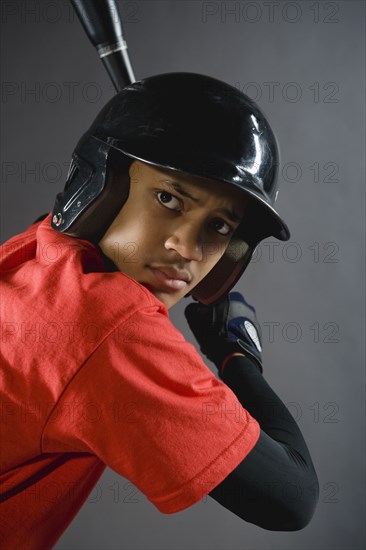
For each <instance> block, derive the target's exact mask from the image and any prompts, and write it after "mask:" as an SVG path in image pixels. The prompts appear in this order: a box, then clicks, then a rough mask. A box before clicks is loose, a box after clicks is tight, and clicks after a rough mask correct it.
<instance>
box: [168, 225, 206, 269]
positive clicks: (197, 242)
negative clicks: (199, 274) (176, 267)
mask: <svg viewBox="0 0 366 550" xmlns="http://www.w3.org/2000/svg"><path fill="white" fill-rule="evenodd" d="M165 248H166V249H167V250H173V251H175V252H177V253H178V254H179V255H180V256H181V257H182V258H184V259H185V260H195V261H196V262H200V261H202V259H203V243H202V228H201V227H200V226H198V224H195V223H192V222H188V221H187V222H186V223H184V224H183V223H180V224H179V226H178V227H177V228H175V229H174V231H173V232H172V234H171V235H170V236H169V237H168V238H167V239H166V241H165Z"/></svg>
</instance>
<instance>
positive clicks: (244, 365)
mask: <svg viewBox="0 0 366 550" xmlns="http://www.w3.org/2000/svg"><path fill="white" fill-rule="evenodd" d="M222 379H223V381H224V382H225V384H227V386H229V388H230V389H231V390H232V391H233V392H234V393H235V395H236V396H237V398H238V400H239V401H240V403H241V405H242V406H243V407H244V408H245V409H246V410H247V411H248V412H249V413H250V414H251V415H252V416H253V418H255V419H256V420H257V421H258V423H259V425H260V427H261V429H262V430H263V431H264V432H265V433H266V434H267V435H269V436H270V437H271V438H272V439H274V440H275V441H278V442H280V443H283V444H285V445H287V446H288V447H290V448H292V449H293V450H295V451H297V452H298V453H299V454H300V455H301V456H302V457H303V459H304V460H305V461H308V460H310V462H311V459H310V454H309V451H308V448H307V445H306V443H305V441H304V438H303V436H302V434H301V431H300V429H299V427H298V425H297V423H296V421H295V419H294V418H293V416H292V415H291V413H290V412H289V410H288V409H287V407H286V405H285V404H284V403H283V402H282V400H281V399H280V398H279V397H278V395H277V394H276V393H275V392H274V391H273V389H272V388H271V387H270V386H269V384H268V382H267V381H266V380H265V378H264V377H263V375H262V374H261V373H260V372H259V370H258V368H257V367H256V365H255V364H254V363H253V362H252V360H251V359H249V358H247V357H244V356H243V355H238V356H235V357H233V358H231V359H230V360H229V361H228V362H227V363H226V365H225V368H224V371H223V374H222Z"/></svg>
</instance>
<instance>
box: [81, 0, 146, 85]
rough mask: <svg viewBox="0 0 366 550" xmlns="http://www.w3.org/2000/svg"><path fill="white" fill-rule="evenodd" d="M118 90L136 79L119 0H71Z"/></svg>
mask: <svg viewBox="0 0 366 550" xmlns="http://www.w3.org/2000/svg"><path fill="white" fill-rule="evenodd" d="M71 4H72V6H73V8H74V10H75V12H76V14H77V16H78V18H79V20H80V22H81V24H82V26H83V28H84V30H85V32H86V34H87V36H88V38H89V40H90V41H91V43H92V44H93V46H94V47H95V48H96V50H97V52H98V54H99V57H100V58H101V60H102V62H103V64H104V67H105V68H106V70H107V72H108V74H109V76H110V78H111V80H112V82H113V85H114V87H115V89H116V91H117V92H120V91H121V90H122V89H123V88H124V87H125V86H127V85H128V84H131V83H132V82H135V81H136V79H135V76H134V73H133V69H132V65H131V62H130V59H129V56H128V52H127V44H126V41H125V39H124V38H123V29H122V19H121V14H120V12H119V9H118V5H117V2H116V0H71Z"/></svg>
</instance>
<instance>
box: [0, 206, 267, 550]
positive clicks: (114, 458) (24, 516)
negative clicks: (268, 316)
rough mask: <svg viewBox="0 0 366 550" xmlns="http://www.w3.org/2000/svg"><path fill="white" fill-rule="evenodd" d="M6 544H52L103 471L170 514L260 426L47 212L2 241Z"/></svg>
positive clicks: (146, 299) (237, 454) (171, 330)
mask: <svg viewBox="0 0 366 550" xmlns="http://www.w3.org/2000/svg"><path fill="white" fill-rule="evenodd" d="M1 271H2V289H1V341H2V342H1V343H2V345H1V349H2V353H1V362H2V367H1V369H2V380H1V401H2V402H1V454H0V462H1V474H0V483H1V495H2V504H1V505H0V524H1V539H2V540H1V542H0V546H1V548H2V549H5V548H6V549H7V548H9V549H12V550H14V548H34V549H39V548H49V547H51V546H52V545H53V544H54V543H55V542H56V540H57V539H58V538H59V537H60V535H61V534H62V532H63V531H64V530H65V529H66V527H67V526H68V524H69V523H70V521H71V520H72V518H73V517H74V516H75V515H76V513H77V512H78V510H79V509H80V507H81V505H82V504H83V502H84V501H85V499H86V498H87V496H88V494H89V493H90V491H91V490H92V488H93V487H94V485H95V484H96V482H97V480H98V478H99V477H100V475H101V474H102V472H103V470H104V468H105V465H107V466H109V467H111V468H112V469H113V470H115V471H116V472H118V473H119V474H121V475H122V476H124V477H126V478H128V479H129V480H130V481H131V482H132V483H133V484H134V485H135V486H136V487H137V488H138V489H139V490H140V491H141V492H142V493H144V494H145V495H146V497H147V498H148V499H149V500H150V501H151V502H152V503H153V504H154V505H155V506H156V507H157V508H158V509H159V510H160V511H161V512H164V513H168V514H169V513H173V512H178V511H179V510H183V509H184V508H187V507H188V506H191V505H192V504H194V503H196V502H198V501H199V500H200V499H202V497H203V496H204V495H207V494H208V493H209V491H211V490H212V489H213V488H214V487H215V486H217V485H218V484H219V483H220V482H221V481H222V480H223V479H224V478H225V477H226V476H227V475H228V474H229V473H230V472H231V471H232V470H233V469H234V468H235V467H236V466H237V465H238V464H239V463H240V462H241V461H242V460H243V458H244V457H245V456H246V455H247V454H248V452H249V451H250V450H251V449H252V447H253V446H254V445H255V443H256V441H257V439H258V436H259V426H258V423H257V422H256V421H255V420H254V419H253V418H252V417H251V416H250V415H249V414H248V412H247V411H246V410H245V409H244V408H243V407H242V406H241V405H240V403H239V401H238V400H237V398H236V396H235V395H234V393H233V392H232V391H231V390H230V388H228V387H227V386H226V385H225V384H224V383H223V382H222V381H221V380H219V379H218V378H216V377H215V376H214V374H213V373H212V372H211V371H210V369H209V368H208V367H207V366H206V365H205V364H204V362H203V361H202V359H201V357H200V355H199V354H198V353H197V351H196V350H195V348H194V347H193V346H192V345H191V344H190V343H188V342H186V341H185V339H184V337H183V336H182V334H181V333H180V332H179V331H178V330H177V329H176V328H175V327H174V326H173V324H172V323H171V322H170V320H169V317H168V313H167V310H166V308H165V306H164V304H163V303H162V302H160V301H159V300H158V299H156V298H155V297H154V296H153V294H151V293H150V292H149V291H148V290H147V289H146V288H145V287H143V286H142V285H140V284H139V283H137V282H136V281H134V280H132V279H131V278H129V277H128V276H126V275H125V274H124V273H121V272H108V271H106V265H105V263H104V261H103V257H102V256H101V254H100V252H99V250H98V248H97V247H95V246H94V245H92V244H91V243H89V242H87V241H83V240H77V239H74V238H72V237H68V236H66V235H62V234H59V233H57V232H56V231H54V230H53V229H52V228H51V226H50V216H48V217H47V218H46V219H45V220H44V221H43V222H41V223H39V224H35V225H33V226H31V227H30V228H29V229H28V230H27V231H26V232H25V233H23V234H21V235H18V236H16V237H14V238H12V239H11V240H10V241H8V242H7V243H5V244H4V245H3V246H2V255H1Z"/></svg>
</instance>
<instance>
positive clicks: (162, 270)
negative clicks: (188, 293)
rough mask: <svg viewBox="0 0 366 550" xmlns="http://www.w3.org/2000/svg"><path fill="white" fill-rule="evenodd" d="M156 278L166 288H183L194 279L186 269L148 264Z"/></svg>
mask: <svg viewBox="0 0 366 550" xmlns="http://www.w3.org/2000/svg"><path fill="white" fill-rule="evenodd" d="M148 267H149V270H150V271H151V272H152V273H153V275H154V277H155V279H156V280H157V282H158V283H160V285H161V286H163V287H164V288H165V289H166V290H182V289H184V288H185V287H186V286H187V285H188V284H189V283H190V282H191V280H192V276H191V274H190V273H189V272H188V271H186V270H179V269H176V268H174V267H171V266H148Z"/></svg>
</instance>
